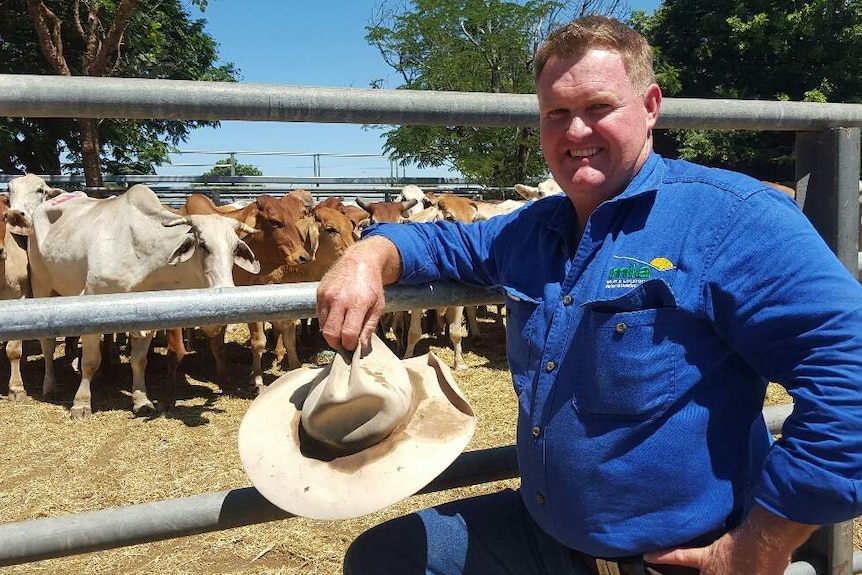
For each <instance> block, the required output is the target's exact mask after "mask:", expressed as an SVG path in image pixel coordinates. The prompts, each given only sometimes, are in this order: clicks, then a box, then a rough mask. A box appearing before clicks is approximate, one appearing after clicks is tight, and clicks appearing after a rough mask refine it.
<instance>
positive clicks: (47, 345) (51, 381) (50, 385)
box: [39, 337, 57, 400]
mask: <svg viewBox="0 0 862 575" xmlns="http://www.w3.org/2000/svg"><path fill="white" fill-rule="evenodd" d="M39 344H40V345H41V347H42V359H43V360H44V361H45V377H44V379H43V380H42V399H46V400H47V399H51V398H52V397H54V394H55V393H56V391H57V376H56V374H55V373H54V348H55V347H57V340H55V339H54V338H53V337H48V338H44V339H40V340H39Z"/></svg>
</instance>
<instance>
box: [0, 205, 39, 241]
mask: <svg viewBox="0 0 862 575" xmlns="http://www.w3.org/2000/svg"><path fill="white" fill-rule="evenodd" d="M5 219H6V223H7V224H9V227H8V228H7V229H8V230H9V231H10V232H12V233H13V234H15V235H16V236H32V235H33V226H32V225H31V224H30V219H29V218H28V217H27V216H25V215H24V213H23V212H21V210H9V211H7V212H6V216H5Z"/></svg>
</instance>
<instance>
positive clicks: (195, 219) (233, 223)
mask: <svg viewBox="0 0 862 575" xmlns="http://www.w3.org/2000/svg"><path fill="white" fill-rule="evenodd" d="M163 225H164V226H165V227H174V226H180V225H188V226H190V228H189V229H188V230H187V231H186V233H185V234H184V235H183V236H182V238H180V241H179V243H178V244H177V247H176V248H175V249H174V250H173V252H171V255H170V256H169V257H168V261H167V263H168V265H172V266H175V265H178V264H181V263H183V262H187V261H189V260H190V259H191V258H192V257H193V256H194V255H195V253H198V254H199V257H200V258H201V260H202V263H203V273H204V275H205V276H206V279H207V285H209V286H210V287H225V286H233V285H234V283H233V275H232V273H231V268H232V267H233V265H237V266H239V267H240V268H242V269H244V270H246V271H247V272H249V273H253V274H256V273H258V272H259V271H260V262H258V261H257V258H256V257H255V255H254V253H253V252H252V251H251V248H249V247H248V244H246V243H245V242H244V241H242V240H241V239H239V236H238V235H237V232H238V231H249V232H254V231H256V230H254V229H253V228H250V229H248V230H246V229H245V228H248V226H246V225H245V224H243V223H242V222H239V221H237V220H235V219H233V218H228V217H224V216H220V215H215V214H209V215H190V216H185V217H180V218H176V219H174V220H171V221H168V222H165V223H164V224H163Z"/></svg>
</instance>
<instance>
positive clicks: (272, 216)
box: [256, 194, 316, 266]
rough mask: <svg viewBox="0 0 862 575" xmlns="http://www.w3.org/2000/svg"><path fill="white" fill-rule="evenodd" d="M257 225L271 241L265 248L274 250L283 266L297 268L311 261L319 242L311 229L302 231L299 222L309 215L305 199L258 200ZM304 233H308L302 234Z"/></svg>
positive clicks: (267, 196)
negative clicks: (310, 231) (312, 235)
mask: <svg viewBox="0 0 862 575" xmlns="http://www.w3.org/2000/svg"><path fill="white" fill-rule="evenodd" d="M256 205H257V210H258V213H257V223H256V227H257V228H258V229H260V230H261V232H262V233H263V235H264V237H269V238H271V242H267V244H268V245H267V246H265V249H267V250H270V249H274V250H276V251H277V253H278V254H279V258H280V260H281V263H282V264H284V265H288V266H297V265H302V264H304V263H308V262H310V261H311V260H312V254H313V253H314V251H315V250H316V242H315V241H314V238H313V237H311V236H310V234H309V233H308V228H307V227H304V229H303V230H300V228H299V221H300V220H302V219H303V218H306V217H307V216H308V210H307V209H306V207H305V204H304V203H303V202H302V200H300V199H298V198H296V197H292V196H289V195H285V196H284V197H282V198H281V199H275V198H274V197H272V196H270V195H267V194H263V195H261V196H260V197H258V198H257V201H256ZM303 232H305V233H303Z"/></svg>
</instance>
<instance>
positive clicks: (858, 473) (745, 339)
mask: <svg viewBox="0 0 862 575" xmlns="http://www.w3.org/2000/svg"><path fill="white" fill-rule="evenodd" d="M725 229H726V234H725V235H724V237H723V238H720V239H719V241H718V242H717V245H718V249H717V250H716V251H715V254H714V261H712V262H711V263H710V265H709V268H708V272H707V274H706V277H705V278H704V280H705V281H704V294H705V298H706V302H707V305H706V309H707V310H708V313H710V314H711V315H712V318H711V319H712V320H713V322H714V323H715V326H716V330H717V332H718V333H719V334H721V336H722V337H723V338H724V339H725V340H726V341H727V342H728V344H729V345H730V347H731V348H732V349H734V350H735V351H736V352H737V353H738V354H740V355H741V356H742V357H744V358H745V360H746V362H747V363H748V364H749V365H751V366H752V367H753V368H754V369H755V371H757V372H758V373H760V374H761V375H762V376H763V377H765V378H768V380H769V381H772V382H776V383H779V384H781V385H783V386H784V387H785V388H786V389H787V391H788V392H789V393H790V395H791V396H792V397H793V400H794V409H793V413H792V414H791V416H790V417H789V418H788V420H787V421H786V422H785V425H784V428H783V431H782V435H781V438H780V439H779V440H778V441H776V442H775V443H774V444H773V445H772V447H771V449H770V451H769V453H768V454H767V455H766V458H765V459H764V461H763V465H762V467H761V470H760V474H759V476H756V477H755V478H754V480H755V484H754V491H753V495H754V498H755V500H756V501H757V502H758V503H760V504H761V505H763V506H764V507H766V508H767V509H769V510H770V511H772V512H774V513H776V514H777V515H779V516H782V517H784V518H787V519H790V520H792V521H796V522H799V523H806V524H815V525H822V524H832V523H838V522H841V521H846V520H849V519H852V518H854V517H856V516H858V515H860V514H862V507H860V487H862V287H860V285H859V283H858V282H857V280H856V279H855V278H854V277H853V276H852V275H851V274H850V273H849V272H848V271H847V270H846V268H844V266H843V265H842V264H841V262H840V261H839V260H838V259H837V258H836V257H835V256H834V255H833V254H832V252H831V251H830V250H829V248H828V247H827V246H826V244H825V243H824V242H823V240H822V239H821V238H820V236H819V235H818V234H817V232H816V231H815V230H814V228H813V227H812V226H811V225H810V224H809V223H808V221H807V219H806V218H805V217H804V215H803V214H802V213H801V212H800V211H799V209H798V208H797V207H796V206H795V205H792V204H791V203H790V202H789V201H787V200H783V199H780V198H779V199H776V198H775V197H774V196H772V195H771V194H768V193H758V194H754V195H752V196H751V197H749V198H747V199H745V200H744V201H742V202H741V204H740V208H739V209H738V210H737V211H736V212H735V213H733V217H732V219H731V220H729V221H728V222H727V226H726V228H725Z"/></svg>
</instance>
